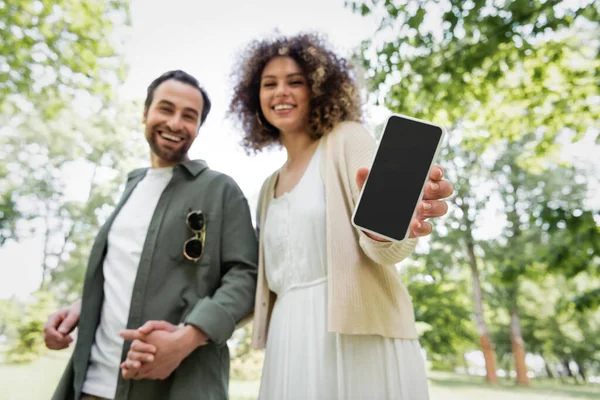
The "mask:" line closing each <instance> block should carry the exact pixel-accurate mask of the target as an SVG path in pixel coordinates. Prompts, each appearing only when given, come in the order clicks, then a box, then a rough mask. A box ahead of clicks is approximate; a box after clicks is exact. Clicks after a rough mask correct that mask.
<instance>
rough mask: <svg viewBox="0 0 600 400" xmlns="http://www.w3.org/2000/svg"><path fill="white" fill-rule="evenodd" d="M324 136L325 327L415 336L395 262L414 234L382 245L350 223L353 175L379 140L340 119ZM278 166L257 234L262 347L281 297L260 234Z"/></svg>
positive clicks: (263, 197)
mask: <svg viewBox="0 0 600 400" xmlns="http://www.w3.org/2000/svg"><path fill="white" fill-rule="evenodd" d="M321 140H323V141H324V143H323V144H322V145H323V146H324V147H323V150H324V151H322V152H321V154H322V163H321V165H322V166H323V168H321V171H322V175H323V181H324V182H325V202H326V218H327V220H326V237H327V300H328V305H327V306H328V308H327V310H328V312H327V316H328V330H329V331H330V332H337V333H343V334H357V335H360V334H364V335H367V334H374V335H381V336H384V337H388V338H401V339H416V338H417V331H416V328H415V317H414V311H413V306H412V302H411V299H410V296H409V294H408V291H407V290H406V288H405V287H404V285H403V284H402V282H401V280H400V276H399V274H398V272H397V270H396V267H395V264H396V263H397V262H399V261H401V260H403V259H404V258H406V257H407V256H408V255H410V253H412V251H413V250H414V248H415V246H416V244H417V239H405V240H404V241H402V242H395V243H394V242H377V241H374V240H372V239H370V238H369V237H368V236H366V235H365V234H364V233H363V232H361V231H360V230H358V229H356V228H355V227H354V226H352V223H351V217H352V212H353V210H354V206H355V204H356V201H357V199H358V195H359V193H358V188H357V186H356V172H357V170H358V169H359V168H361V167H370V166H371V163H372V161H373V156H374V152H375V149H376V142H375V139H374V138H373V137H372V136H371V135H370V134H369V133H368V132H367V130H366V129H365V128H364V127H363V126H362V125H361V124H359V123H357V122H343V123H340V124H338V125H337V126H336V127H335V128H334V129H333V130H332V131H331V132H330V133H329V134H327V135H325V136H324V137H323V138H322V139H321ZM278 174H279V171H276V172H275V173H274V174H273V175H271V176H270V177H269V178H267V180H266V181H265V183H264V184H263V186H262V189H261V191H260V197H259V202H258V210H257V227H258V234H259V238H260V249H259V264H258V286H257V290H256V302H255V309H254V329H253V333H252V347H254V348H264V347H265V345H266V341H267V332H268V330H269V321H270V318H271V311H272V309H273V305H274V303H275V299H276V295H275V294H274V293H273V292H271V291H270V290H269V288H268V285H267V281H266V277H265V259H264V246H263V243H264V242H263V232H261V230H260V227H261V226H264V223H265V219H266V214H267V210H268V206H269V201H270V199H272V198H273V196H274V188H275V183H276V180H277V176H278Z"/></svg>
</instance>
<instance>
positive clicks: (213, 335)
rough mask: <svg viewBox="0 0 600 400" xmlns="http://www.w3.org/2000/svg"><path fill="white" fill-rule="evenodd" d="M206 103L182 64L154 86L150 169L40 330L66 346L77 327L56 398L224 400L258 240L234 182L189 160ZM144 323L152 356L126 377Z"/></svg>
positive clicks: (132, 180) (137, 177)
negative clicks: (70, 296)
mask: <svg viewBox="0 0 600 400" xmlns="http://www.w3.org/2000/svg"><path fill="white" fill-rule="evenodd" d="M209 111H210V100H209V98H208V95H207V94H206V91H205V90H204V89H203V88H202V87H200V86H199V84H198V81H197V80H196V79H195V78H194V77H192V76H191V75H189V74H187V73H185V72H183V71H170V72H167V73H165V74H163V75H161V76H160V77H159V78H157V79H156V80H155V81H154V82H152V83H151V84H150V86H149V87H148V94H147V97H146V102H145V106H144V115H143V122H144V124H145V136H146V140H147V141H148V144H149V145H150V161H151V168H142V169H138V170H135V171H133V172H131V173H130V174H129V175H128V180H127V184H126V187H125V191H124V193H123V195H122V198H121V200H120V201H119V203H118V204H117V206H116V208H115V211H114V212H113V214H112V215H111V216H110V218H109V219H108V221H107V222H106V224H105V225H104V226H103V227H102V228H101V229H100V230H99V232H98V235H97V237H96V240H95V242H94V245H93V247H92V250H91V253H90V258H89V262H88V268H87V272H86V276H85V281H84V286H83V294H82V299H81V300H80V301H78V302H76V303H75V304H73V305H72V306H71V307H68V308H65V309H63V310H60V311H58V312H57V313H55V314H53V315H51V316H50V317H49V318H48V322H47V323H46V326H45V329H44V340H45V342H46V345H47V346H48V348H50V349H54V350H59V349H63V348H65V347H68V346H69V344H70V343H71V341H72V338H71V335H70V334H71V332H72V331H73V330H74V329H75V328H76V327H77V326H78V327H79V330H78V339H77V344H76V346H75V350H74V352H73V356H72V358H71V360H70V362H69V364H68V366H67V368H66V371H65V373H64V375H63V377H62V379H61V382H60V383H59V386H58V388H57V390H56V392H55V394H54V397H53V399H57V400H59V399H60V400H67V399H73V400H79V399H84V400H86V399H88V400H93V399H115V400H117V399H118V400H121V399H123V400H124V399H129V400H138V399H139V400H141V399H144V400H153V399H157V400H158V399H161V400H163V399H226V398H227V388H228V383H229V352H228V348H227V345H226V341H227V339H229V337H230V336H231V334H232V333H233V331H234V329H235V325H236V323H238V322H239V321H240V320H241V319H242V318H243V317H244V316H246V315H248V314H249V313H250V312H251V310H252V308H253V305H254V304H253V301H254V294H255V290H256V264H257V258H258V246H257V241H256V236H255V233H254V229H253V227H252V221H251V217H250V211H249V208H248V203H247V201H246V199H245V197H244V195H243V193H242V192H241V190H240V189H239V187H238V186H237V184H236V183H235V182H234V181H233V180H232V179H231V178H230V177H228V176H226V175H224V174H221V173H219V172H216V171H212V170H211V169H209V168H208V166H207V165H206V163H205V162H204V161H202V160H190V159H189V157H188V150H189V149H190V147H191V145H192V143H193V142H194V139H195V138H196V136H197V135H198V131H199V129H200V126H201V125H202V123H204V121H205V120H206V117H207V116H208V113H209ZM147 324H150V325H153V326H156V327H159V328H161V329H158V330H156V331H152V332H149V333H148V334H147V335H145V336H144V342H145V343H146V345H147V346H148V348H147V349H144V350H146V351H148V352H149V353H151V354H152V355H151V356H150V357H152V360H153V361H155V362H153V363H150V364H149V365H150V366H149V367H148V368H145V369H143V370H141V371H140V372H139V373H138V374H139V375H138V376H132V377H131V378H133V379H127V380H126V379H124V378H123V376H122V374H121V370H120V366H121V363H122V362H123V361H124V360H125V356H126V355H127V353H128V351H129V349H130V345H131V343H130V342H129V341H124V340H123V339H122V338H121V336H120V334H122V332H123V331H124V330H126V329H129V330H135V329H138V328H140V327H143V326H144V325H147ZM144 361H148V360H144Z"/></svg>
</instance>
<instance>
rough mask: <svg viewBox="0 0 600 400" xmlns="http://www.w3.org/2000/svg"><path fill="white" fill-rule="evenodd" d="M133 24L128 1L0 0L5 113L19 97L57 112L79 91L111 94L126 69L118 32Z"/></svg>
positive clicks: (0, 93) (1, 107)
mask: <svg viewBox="0 0 600 400" xmlns="http://www.w3.org/2000/svg"><path fill="white" fill-rule="evenodd" d="M128 23H129V2H128V1H127V0H89V1H84V2H81V1H77V0H55V1H51V2H50V1H37V0H6V1H3V2H0V31H2V40H1V41H0V114H5V113H6V112H8V111H10V109H11V107H10V105H11V104H12V105H15V103H14V102H15V101H18V100H26V101H28V102H31V103H32V104H33V105H34V106H35V108H36V109H37V110H39V111H43V112H42V114H43V115H48V114H49V113H50V114H52V113H55V112H56V111H57V110H58V109H59V108H61V107H62V106H64V105H65V102H64V100H66V99H67V98H68V96H70V95H73V94H75V92H76V91H77V90H82V91H85V92H88V93H93V94H96V95H102V96H110V95H111V94H112V89H113V88H114V87H115V86H116V85H117V84H118V83H120V82H121V81H122V79H123V78H124V74H125V66H124V64H123V61H122V57H121V55H120V54H119V50H120V49H119V45H120V44H119V43H117V42H116V41H115V39H116V36H115V35H114V33H117V32H118V29H119V28H121V27H122V26H125V25H126V24H128ZM19 105H22V103H19ZM19 108H20V107H19Z"/></svg>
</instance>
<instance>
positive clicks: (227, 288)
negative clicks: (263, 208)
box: [184, 178, 258, 345]
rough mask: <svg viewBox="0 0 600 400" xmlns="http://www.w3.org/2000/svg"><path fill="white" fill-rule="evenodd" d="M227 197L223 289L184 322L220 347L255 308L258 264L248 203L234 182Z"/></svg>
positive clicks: (255, 241)
mask: <svg viewBox="0 0 600 400" xmlns="http://www.w3.org/2000/svg"><path fill="white" fill-rule="evenodd" d="M229 179H231V178H229ZM224 195H225V200H224V202H225V205H224V209H223V212H222V218H223V221H222V225H221V227H222V229H221V249H220V250H221V277H222V278H221V286H220V287H219V288H218V289H217V291H216V292H215V294H214V295H213V296H212V297H206V298H203V299H200V300H199V301H198V303H196V305H195V306H194V308H193V309H192V311H191V312H190V313H189V314H188V316H187V317H186V318H185V321H184V323H185V324H186V325H193V326H195V327H197V328H199V329H200V330H201V331H202V332H204V333H205V334H206V335H207V336H208V337H209V338H210V340H211V341H212V342H214V343H216V344H218V345H221V344H224V343H225V342H226V341H227V340H228V339H229V338H230V337H231V335H232V334H233V331H234V330H235V325H236V324H237V323H238V322H239V321H241V320H242V319H243V318H244V317H245V316H247V315H248V314H249V313H250V312H251V311H252V310H253V309H254V296H255V293H256V275H257V264H258V242H257V239H256V233H255V231H254V228H253V227H252V218H251V216H250V209H249V207H248V202H247V201H246V198H245V197H244V195H243V193H242V191H241V190H240V189H239V187H238V186H237V184H235V182H233V180H230V181H229V182H228V185H227V188H226V190H225V194H224Z"/></svg>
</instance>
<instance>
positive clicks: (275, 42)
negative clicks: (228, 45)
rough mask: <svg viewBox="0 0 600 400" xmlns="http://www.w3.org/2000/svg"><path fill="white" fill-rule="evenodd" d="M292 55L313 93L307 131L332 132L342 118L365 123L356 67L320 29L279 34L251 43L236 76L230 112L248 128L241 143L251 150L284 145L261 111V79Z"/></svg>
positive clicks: (317, 135)
mask: <svg viewBox="0 0 600 400" xmlns="http://www.w3.org/2000/svg"><path fill="white" fill-rule="evenodd" d="M277 56H287V57H291V58H292V59H293V60H294V61H296V62H297V63H298V65H299V66H300V68H301V69H302V71H303V72H304V75H305V76H306V79H307V80H308V87H309V88H310V91H311V99H310V113H309V117H308V130H309V133H310V135H311V137H312V138H313V139H315V140H316V139H319V138H320V137H322V136H323V135H325V134H327V133H329V132H330V131H331V130H332V129H333V127H334V126H335V125H336V124H338V123H340V122H342V121H360V119H361V109H360V93H359V90H358V86H357V84H356V81H355V77H354V70H353V68H352V66H351V65H350V63H349V62H348V61H346V60H345V59H344V58H342V57H339V56H338V55H336V54H335V53H334V52H333V51H332V50H330V49H329V45H328V43H327V42H326V40H325V39H324V38H323V37H322V36H320V35H319V34H316V33H305V34H298V35H295V36H290V37H285V36H278V37H275V38H272V39H266V40H254V41H252V42H250V43H249V44H248V46H247V48H246V50H245V51H244V52H243V53H242V55H241V57H240V58H241V61H240V62H239V63H237V64H235V65H236V69H235V70H234V72H233V74H232V77H233V80H234V89H233V90H234V94H233V98H232V100H231V104H230V105H229V115H231V116H233V118H234V120H235V121H236V122H237V123H238V124H239V125H240V127H241V129H242V131H243V135H244V137H243V139H242V146H243V147H244V148H245V149H246V151H247V152H249V153H250V152H254V153H257V152H259V151H261V150H262V149H264V148H266V147H269V146H272V145H276V144H280V141H279V136H280V134H279V130H278V129H277V128H275V127H274V126H273V125H271V124H270V123H269V122H267V120H266V119H265V117H264V115H263V113H262V111H261V109H260V99H259V92H260V80H261V74H262V71H263V70H264V68H265V66H266V65H267V63H268V62H269V61H270V60H271V59H272V58H274V57H277Z"/></svg>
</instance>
